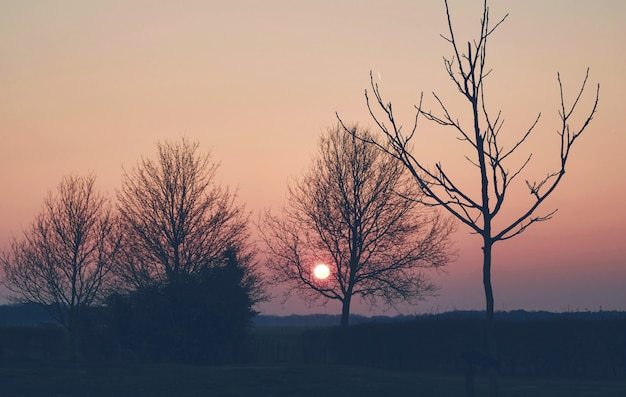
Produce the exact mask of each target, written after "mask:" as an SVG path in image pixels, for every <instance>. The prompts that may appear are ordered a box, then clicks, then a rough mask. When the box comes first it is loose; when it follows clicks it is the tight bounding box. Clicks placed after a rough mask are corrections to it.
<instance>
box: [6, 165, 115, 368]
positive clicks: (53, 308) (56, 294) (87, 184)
mask: <svg viewBox="0 0 626 397" xmlns="http://www.w3.org/2000/svg"><path fill="white" fill-rule="evenodd" d="M95 180H96V178H95V176H94V175H89V176H86V177H79V176H67V177H65V178H63V179H62V181H61V183H60V184H59V186H58V189H57V194H56V195H54V194H52V192H50V193H49V194H48V196H47V197H46V199H45V201H44V207H43V210H42V211H41V212H40V213H39V214H38V215H37V217H36V218H35V221H34V222H33V223H32V224H31V225H30V227H29V228H28V229H27V230H25V231H24V233H23V236H22V238H21V239H17V238H13V239H12V240H11V242H10V246H9V248H8V249H7V250H6V251H5V252H3V254H2V257H1V263H2V268H3V270H4V279H3V284H4V285H5V286H6V287H7V289H8V290H9V291H11V292H13V293H14V296H13V297H12V299H13V300H14V301H17V302H29V303H37V304H39V305H41V306H43V307H44V308H45V309H46V310H47V311H48V312H49V313H50V315H51V316H52V317H53V318H54V319H55V320H57V321H58V322H59V323H60V324H62V325H63V326H64V327H65V328H66V329H67V330H68V333H69V336H70V344H71V346H70V347H71V353H72V356H73V357H74V356H75V342H76V332H77V326H78V324H79V321H80V319H81V315H82V314H83V312H84V310H85V309H86V308H88V307H89V306H91V305H93V304H94V303H97V302H98V301H99V300H100V298H102V297H103V294H104V293H105V292H106V291H105V288H104V287H105V284H106V282H107V280H108V279H109V277H108V276H109V271H110V269H111V266H112V263H113V261H114V257H115V255H116V253H117V250H118V247H119V233H117V231H116V220H115V217H114V214H113V211H112V207H111V204H110V200H109V199H108V198H106V197H105V196H103V195H101V194H99V193H98V192H97V191H96V189H95V187H94V183H95Z"/></svg>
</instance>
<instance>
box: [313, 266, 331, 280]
mask: <svg viewBox="0 0 626 397" xmlns="http://www.w3.org/2000/svg"><path fill="white" fill-rule="evenodd" d="M313 275H314V276H315V277H316V278H318V279H320V280H325V279H327V278H328V276H330V268H329V267H328V265H326V264H324V263H320V264H318V265H315V268H314V269H313Z"/></svg>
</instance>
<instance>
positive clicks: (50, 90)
mask: <svg viewBox="0 0 626 397" xmlns="http://www.w3.org/2000/svg"><path fill="white" fill-rule="evenodd" d="M493 3H494V5H493V6H492V7H491V9H492V10H491V11H492V19H496V18H497V17H498V16H502V15H504V14H505V13H507V12H508V13H509V14H510V15H509V18H508V19H507V21H506V22H505V24H504V25H502V26H501V28H500V29H499V30H498V31H497V33H496V34H495V35H494V36H493V37H492V41H491V42H490V47H489V53H488V57H489V61H490V62H491V66H492V68H493V69H494V71H493V74H492V75H491V76H490V78H489V81H488V86H487V88H488V101H489V104H490V105H491V107H492V108H493V109H494V110H497V109H501V110H502V111H503V114H504V117H505V123H506V124H505V127H506V128H507V130H508V132H510V133H513V134H516V133H520V132H521V131H523V130H524V129H525V128H527V127H528V126H529V125H530V123H531V122H532V121H533V120H534V118H535V116H536V114H537V113H538V112H542V121H541V122H540V124H539V126H538V128H537V130H536V135H535V136H534V137H533V139H532V140H531V141H530V142H529V145H527V146H525V147H523V148H522V150H523V152H524V153H529V152H531V151H532V152H533V153H534V157H533V165H532V167H530V168H529V174H528V175H527V177H528V178H529V179H534V178H541V177H543V176H544V175H545V173H546V172H547V171H548V169H551V167H554V166H555V165H556V164H557V162H558V146H557V145H558V141H557V140H556V133H555V131H556V128H557V126H558V121H559V119H558V114H557V110H558V107H559V96H558V85H557V81H556V73H557V71H559V72H560V73H561V76H562V78H563V82H564V84H565V87H566V94H570V95H572V94H573V93H574V91H575V89H577V88H578V85H579V84H580V82H581V81H582V78H583V77H584V74H585V70H586V68H587V67H589V68H590V83H592V84H591V86H590V87H589V88H590V90H589V91H588V92H587V97H586V98H585V99H584V100H583V102H582V103H581V106H583V108H582V109H581V110H585V109H588V107H589V106H590V100H591V99H592V96H593V92H592V89H593V84H595V83H598V82H599V83H600V84H601V87H602V88H601V97H600V105H599V109H598V113H597V115H596V116H595V118H594V120H593V122H592V124H591V126H590V127H589V129H588V130H587V131H586V133H585V134H584V136H583V137H582V138H581V139H580V140H579V141H578V143H577V144H576V146H575V147H574V150H573V153H572V157H571V161H570V163H569V164H568V168H567V174H566V177H565V179H564V181H563V183H562V184H561V186H560V188H559V190H558V191H557V192H556V193H555V194H554V195H553V196H552V197H551V198H550V200H549V201H548V202H547V203H546V205H545V206H544V207H543V212H548V211H550V210H552V209H554V208H558V209H559V211H558V212H557V214H556V216H555V217H554V219H553V220H551V221H549V222H545V223H541V224H539V225H536V226H535V227H532V228H531V229H529V230H528V231H527V232H526V233H524V234H523V235H521V236H519V237H517V238H515V239H513V240H509V241H507V242H503V243H500V244H499V245H496V248H495V258H494V267H493V282H494V292H495V300H496V309H497V310H502V309H504V310H513V309H529V310H541V309H544V310H556V311H561V310H585V309H590V310H597V309H599V308H600V307H602V309H604V310H610V309H620V310H626V206H625V205H624V202H625V201H626V200H625V198H626V178H625V177H624V169H625V167H624V165H623V159H624V149H626V134H624V133H623V130H624V125H625V124H626V116H625V115H626V112H625V111H624V93H626V78H625V77H624V65H626V42H625V41H624V38H625V37H626V26H625V25H624V23H623V21H624V18H625V17H626V2H624V1H622V0H613V1H609V0H604V1H597V2H591V1H587V0H551V1H549V2H546V1H543V0H524V1H494V2H493ZM480 6H481V2H479V1H465V0H455V1H451V10H452V13H453V21H454V22H455V23H456V24H457V26H458V34H459V37H460V38H462V39H463V41H466V40H467V39H468V38H470V36H468V34H473V33H474V32H476V31H477V28H479V24H478V23H479V22H478V21H479V17H480ZM445 32H446V20H445V13H444V7H443V2H442V1H439V0H428V1H404V0H403V1H391V2H380V1H369V0H367V1H347V0H316V1H307V2H296V1H286V0H283V1H276V0H272V1H264V2H258V1H229V2H226V1H186V2H178V1H148V0H142V1H126V0H123V1H122V0H120V1H113V0H107V1H104V0H102V1H99V0H92V1H88V2H85V1H82V0H74V1H69V0H60V1H55V2H43V1H29V0H22V1H13V2H10V1H3V2H0V186H1V190H0V191H1V193H0V217H1V218H0V219H1V221H0V247H6V245H7V242H8V240H9V237H10V236H11V235H12V234H18V235H19V234H20V233H21V230H22V228H24V227H26V226H27V225H28V224H29V223H30V222H31V221H32V219H33V217H34V215H35V213H36V212H37V211H39V209H40V208H41V205H42V203H43V198H44V196H45V194H46V192H47V191H48V190H50V189H54V188H55V187H56V186H57V184H58V183H59V181H60V180H61V177H62V176H64V175H67V174H69V173H78V174H85V173H87V172H89V171H93V172H95V173H96V175H97V177H98V180H97V181H98V185H99V187H100V189H101V190H103V191H105V192H108V193H110V195H111V196H112V197H114V194H115V189H117V188H118V187H119V184H120V179H121V171H122V166H123V165H124V166H126V167H128V166H132V165H134V164H135V163H136V162H137V161H138V160H139V159H140V157H141V156H151V155H153V154H154V152H155V143H156V142H157V141H163V140H166V139H169V140H175V139H178V138H179V137H181V136H187V137H189V138H191V139H193V140H198V141H199V142H200V144H201V148H202V150H205V151H209V150H211V151H212V154H213V157H214V159H215V160H217V161H220V162H221V168H220V172H219V174H218V178H219V181H220V182H221V183H222V184H225V185H229V186H231V187H233V188H237V189H238V192H239V193H238V194H239V198H240V200H241V202H243V203H245V205H246V206H247V208H248V209H250V210H251V211H253V217H256V216H257V214H258V212H259V211H260V210H262V209H264V208H269V207H271V208H273V209H278V208H280V206H281V205H282V203H283V201H284V198H285V186H286V182H287V181H288V179H289V178H290V177H294V176H298V175H299V174H300V173H301V172H302V170H303V169H304V167H306V166H307V165H308V163H309V160H310V158H311V156H312V155H313V154H314V153H315V151H316V142H317V139H318V136H319V134H320V132H322V131H323V130H324V129H326V128H327V127H329V126H331V125H333V124H334V123H335V122H336V119H335V111H338V112H339V113H340V115H341V116H342V117H343V119H344V120H345V121H347V122H359V123H361V124H362V125H371V124H372V122H371V119H370V118H369V116H368V113H367V109H366V107H365V102H364V97H363V91H364V89H365V88H366V87H367V86H368V83H369V71H370V70H373V71H374V75H375V76H376V79H377V82H378V83H379V84H380V86H381V90H382V92H383V95H384V96H385V98H386V99H387V100H390V101H392V102H393V103H394V110H395V111H396V113H397V118H398V119H399V120H400V121H401V122H402V123H403V124H405V125H406V127H405V128H408V127H409V125H410V123H411V122H412V119H413V105H414V104H416V103H417V101H418V100H419V95H420V92H422V91H423V92H425V93H426V94H428V93H430V92H432V91H436V92H437V93H439V94H440V95H441V96H443V97H444V98H449V99H448V103H449V104H450V105H451V107H452V108H454V109H457V107H456V106H455V105H454V104H455V103H457V102H458V95H457V93H456V92H455V90H454V87H452V86H451V83H450V81H449V80H448V79H447V77H446V74H445V71H444V69H443V62H442V57H443V56H444V55H446V56H447V55H449V48H448V47H447V45H446V42H445V41H444V40H443V39H441V38H440V37H439V34H440V33H445ZM379 73H380V79H379V78H378V76H379ZM570 97H571V96H570ZM425 104H426V107H429V108H432V109H435V102H434V100H433V99H432V97H431V96H429V95H425ZM461 115H462V113H461ZM419 131H420V135H419V136H418V137H417V138H416V141H415V142H416V143H415V144H416V154H419V155H420V156H426V158H427V159H429V161H432V162H434V161H436V160H441V161H442V162H443V163H444V165H446V166H448V167H449V168H451V169H455V170H456V172H458V173H459V175H464V174H463V173H464V172H465V173H467V169H468V166H467V162H465V160H463V158H462V155H461V156H458V153H459V152H458V151H457V149H458V148H459V146H458V142H456V141H455V140H454V139H453V138H452V137H451V135H450V134H446V133H439V134H438V135H437V136H434V135H435V133H434V129H433V128H432V126H429V125H427V124H423V125H422V126H421V128H420V130H419ZM520 181H521V180H520ZM518 196H519V197H511V199H512V200H511V202H510V204H511V205H512V206H513V207H512V210H514V209H515V208H516V206H520V205H522V201H521V199H522V198H523V197H525V192H523V191H521V190H520V192H519V194H518ZM518 198H519V200H518ZM515 200H518V201H515ZM456 237H457V239H458V244H457V247H458V249H459V259H458V260H457V261H456V262H454V263H452V264H450V265H449V266H448V267H447V273H446V274H441V275H434V278H435V279H436V280H437V282H439V283H440V284H441V286H442V288H441V291H440V295H439V297H437V298H433V299H429V300H427V301H426V302H424V303H423V304H422V305H420V306H418V307H406V306H402V305H400V306H399V310H400V311H401V312H403V313H412V312H430V311H439V312H441V311H445V310H453V309H481V308H483V307H484V303H483V302H484V298H483V291H482V284H481V268H480V266H481V265H480V263H481V257H480V253H481V252H480V240H479V238H477V237H476V236H471V235H470V234H469V230H468V229H466V228H464V227H459V231H458V232H457V235H456ZM276 294H277V295H279V291H276ZM261 310H262V311H263V312H264V313H270V314H280V315H285V314H290V313H308V312H320V311H324V310H327V311H330V312H337V311H338V310H339V307H338V306H337V305H335V304H329V305H328V307H327V308H326V309H323V308H319V307H313V308H307V307H305V306H304V305H303V304H302V303H301V302H299V301H298V300H297V299H292V300H290V301H288V302H287V303H286V304H284V305H283V304H281V302H280V299H279V298H277V299H275V300H273V301H272V302H269V303H267V304H264V305H263V306H261ZM356 312H360V313H364V314H372V313H378V312H379V311H376V312H370V311H368V309H367V308H366V307H363V306H358V307H357V308H356ZM395 313H396V312H395V311H393V310H392V311H390V312H388V314H395Z"/></svg>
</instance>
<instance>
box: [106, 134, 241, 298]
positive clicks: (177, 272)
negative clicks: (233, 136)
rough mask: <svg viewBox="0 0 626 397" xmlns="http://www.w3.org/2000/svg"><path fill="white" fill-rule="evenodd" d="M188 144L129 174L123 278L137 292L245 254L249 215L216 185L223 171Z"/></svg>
mask: <svg viewBox="0 0 626 397" xmlns="http://www.w3.org/2000/svg"><path fill="white" fill-rule="evenodd" d="M198 146H199V144H198V143H197V142H190V141H188V140H187V139H185V138H183V139H181V140H179V141H177V142H166V143H159V144H158V145H157V149H158V151H157V158H156V160H152V159H149V158H148V159H146V158H144V159H142V160H141V162H140V163H139V164H138V165H137V166H136V167H134V168H133V169H132V170H131V171H130V172H126V171H124V174H123V178H122V189H121V191H119V192H118V210H119V212H120V215H121V225H122V229H123V231H124V244H123V255H122V258H121V259H120V261H119V263H120V265H119V267H118V269H117V270H118V274H119V275H120V276H121V277H122V279H123V280H124V281H125V282H126V283H127V284H128V285H130V286H131V287H142V286H148V285H152V284H155V283H157V284H158V283H161V282H167V281H175V280H176V279H177V278H178V277H180V276H184V275H193V274H195V273H197V272H199V271H200V270H201V269H202V268H205V267H210V266H213V265H214V264H215V263H221V262H222V258H223V255H224V252H225V251H226V250H227V249H228V248H229V247H232V246H235V247H240V248H243V247H242V245H243V243H244V240H245V239H246V237H247V229H246V228H247V220H248V215H247V214H246V213H245V211H244V209H243V206H240V205H238V204H237V203H236V201H235V200H236V195H234V194H232V193H231V192H230V191H229V190H228V189H227V188H226V189H225V188H222V187H220V186H219V185H217V184H216V183H215V173H216V171H217V168H218V165H217V164H216V163H213V162H212V161H211V158H210V155H209V154H201V153H199V152H198Z"/></svg>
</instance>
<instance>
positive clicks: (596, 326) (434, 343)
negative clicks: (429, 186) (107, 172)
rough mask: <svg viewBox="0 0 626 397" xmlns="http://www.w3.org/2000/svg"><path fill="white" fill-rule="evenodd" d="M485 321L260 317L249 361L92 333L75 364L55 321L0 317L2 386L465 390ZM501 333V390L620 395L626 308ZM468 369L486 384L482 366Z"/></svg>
mask: <svg viewBox="0 0 626 397" xmlns="http://www.w3.org/2000/svg"><path fill="white" fill-rule="evenodd" d="M481 324H482V322H481V320H480V318H424V319H417V320H414V321H403V322H398V323H366V324H359V325H354V326H351V327H349V328H348V329H347V330H342V329H340V328H337V327H321V326H318V327H311V326H308V327H293V326H291V327H257V328H255V329H254V330H253V331H254V344H253V345H252V348H253V349H254V351H253V352H251V355H250V359H249V360H248V362H246V363H241V364H236V365H213V366H200V365H182V364H173V363H149V362H142V361H141V360H137V359H136V357H134V356H133V355H132V354H130V353H129V352H123V351H121V352H114V348H113V345H107V341H106V339H101V338H99V337H97V335H94V337H93V338H92V340H91V341H90V342H91V343H88V344H86V345H85V346H84V355H83V356H82V357H81V360H80V361H79V362H75V363H72V362H70V361H69V360H68V355H67V346H66V342H67V339H66V338H65V336H64V334H63V332H62V329H60V328H58V327H51V326H45V327H41V326H39V327H38V326H22V327H0V397H13V396H15V397H40V396H41V397H43V396H46V397H48V396H53V397H74V396H94V397H98V396H157V397H158V396H233V397H234V396H255V397H256V396H273V397H282V396H324V397H333V396H338V397H339V396H341V397H346V396H364V397H368V396H435V397H436V396H463V395H465V394H464V393H465V379H466V378H465V372H464V371H465V369H466V366H465V365H464V362H463V360H462V358H461V357H460V355H459V353H460V352H461V351H462V350H463V349H465V348H472V347H478V345H480V343H481V337H480V335H481V331H480V330H481ZM499 339H500V340H499V342H500V345H499V346H500V351H501V356H500V357H499V359H500V361H501V367H500V374H501V375H500V391H501V393H500V395H501V396H505V397H506V396H511V397H521V396H533V397H542V396H572V397H578V396H580V397H582V396H598V397H604V396H606V397H609V396H610V397H613V396H615V397H618V396H619V397H624V396H626V320H625V319H624V316H621V315H620V316H608V317H607V316H606V315H603V316H595V317H593V318H585V317H584V316H583V317H581V316H558V317H550V318H545V319H535V320H527V321H501V322H500V323H499ZM90 346H91V348H90ZM94 346H98V348H97V349H96V348H94ZM113 353H115V354H113ZM473 373H474V385H475V396H481V395H486V394H487V379H486V374H485V371H484V370H483V369H482V368H480V367H479V366H476V367H475V368H474V371H473Z"/></svg>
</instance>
